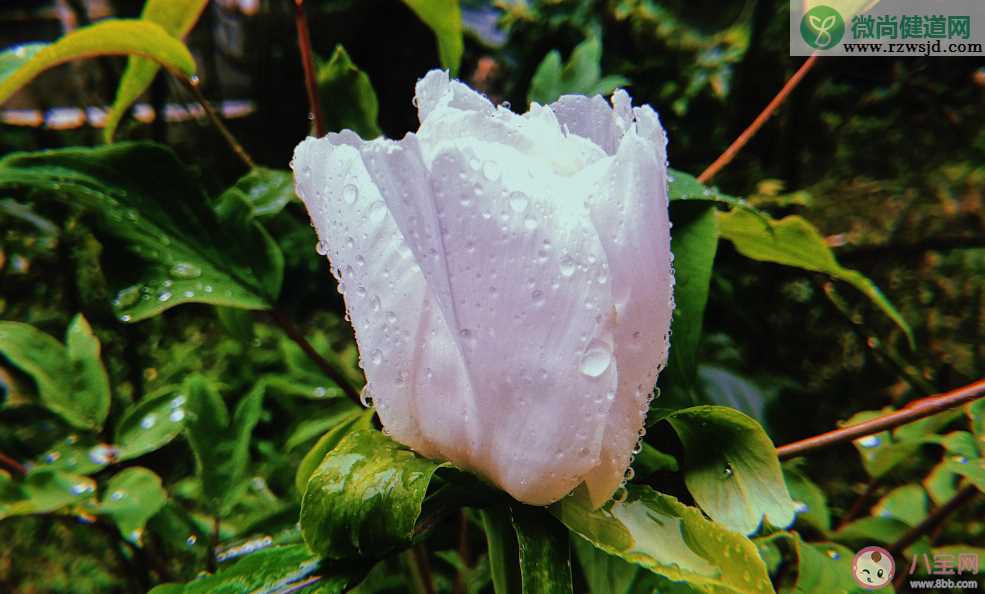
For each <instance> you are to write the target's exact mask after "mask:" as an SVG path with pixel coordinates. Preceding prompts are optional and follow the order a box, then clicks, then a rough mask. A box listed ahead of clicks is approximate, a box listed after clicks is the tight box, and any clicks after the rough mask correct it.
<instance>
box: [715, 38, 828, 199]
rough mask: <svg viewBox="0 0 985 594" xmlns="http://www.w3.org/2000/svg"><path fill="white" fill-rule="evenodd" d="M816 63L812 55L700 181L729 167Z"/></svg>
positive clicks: (815, 57) (814, 55) (815, 58)
mask: <svg viewBox="0 0 985 594" xmlns="http://www.w3.org/2000/svg"><path fill="white" fill-rule="evenodd" d="M816 61H817V54H812V55H811V57H809V58H807V60H806V61H805V62H804V63H803V64H801V66H800V68H798V69H797V72H795V73H794V74H793V76H791V77H790V79H789V80H788V81H787V83H786V84H785V85H783V88H782V89H780V92H779V93H777V94H776V96H775V97H773V99H772V100H771V101H770V102H769V104H767V105H766V107H765V108H764V109H763V111H762V112H761V113H760V114H759V115H758V116H756V119H755V120H753V121H752V123H751V124H749V126H748V127H747V128H746V129H745V130H743V131H742V134H739V137H738V138H736V139H735V140H734V141H733V142H732V144H730V145H729V147H728V148H727V149H725V152H724V153H722V154H721V156H720V157H718V158H717V159H715V162H714V163H712V164H711V165H709V166H708V168H707V169H705V170H704V171H702V172H701V175H699V176H698V181H700V182H701V183H705V182H707V181H708V180H709V179H711V178H713V177H715V174H716V173H718V172H719V171H721V169H722V168H723V167H725V166H726V165H728V164H729V163H730V162H731V161H732V159H734V158H735V156H736V155H737V154H739V151H741V150H742V147H744V146H746V143H748V142H749V140H750V139H751V138H752V137H753V136H755V135H756V132H759V129H760V128H762V127H763V124H765V123H766V121H767V120H769V119H770V116H772V115H773V112H775V111H776V108H778V107H779V106H780V104H782V103H783V102H784V100H786V98H787V96H788V95H789V94H790V93H791V92H792V91H793V90H794V89H795V88H796V87H797V85H798V84H800V81H801V79H803V78H804V76H805V75H806V74H807V73H808V72H810V70H811V68H812V67H813V66H814V62H816Z"/></svg>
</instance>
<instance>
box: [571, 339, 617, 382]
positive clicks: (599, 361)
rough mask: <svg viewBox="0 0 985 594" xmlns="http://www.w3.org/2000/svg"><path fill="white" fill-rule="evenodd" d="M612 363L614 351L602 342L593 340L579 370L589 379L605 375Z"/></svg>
mask: <svg viewBox="0 0 985 594" xmlns="http://www.w3.org/2000/svg"><path fill="white" fill-rule="evenodd" d="M611 363H612V349H611V348H609V345H607V344H606V343H604V342H602V341H601V340H598V339H596V340H593V341H592V343H591V344H590V345H589V346H588V349H587V350H586V351H585V354H584V356H582V358H581V365H580V366H579V369H580V370H581V372H582V373H583V374H585V375H587V376H588V377H598V376H600V375H602V374H603V373H605V370H606V369H608V368H609V365H610V364H611Z"/></svg>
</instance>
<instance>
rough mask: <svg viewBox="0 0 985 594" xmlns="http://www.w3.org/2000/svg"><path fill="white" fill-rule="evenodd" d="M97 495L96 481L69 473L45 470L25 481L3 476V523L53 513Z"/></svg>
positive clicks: (0, 502) (0, 481)
mask: <svg viewBox="0 0 985 594" xmlns="http://www.w3.org/2000/svg"><path fill="white" fill-rule="evenodd" d="M95 492H96V482H95V481H93V480H92V479H90V478H87V477H84V476H79V475H76V474H69V473H67V472H59V471H57V470H47V469H46V470H42V471H39V472H32V473H30V474H28V475H27V476H26V477H24V480H23V481H14V480H13V479H11V478H10V477H9V475H7V474H6V473H0V519H3V518H7V517H10V516H23V515H30V514H46V513H51V512H54V511H58V510H60V509H63V508H65V507H68V506H70V505H75V504H78V503H82V502H83V501H85V500H87V499H89V498H91V497H92V496H93V494H94V493H95Z"/></svg>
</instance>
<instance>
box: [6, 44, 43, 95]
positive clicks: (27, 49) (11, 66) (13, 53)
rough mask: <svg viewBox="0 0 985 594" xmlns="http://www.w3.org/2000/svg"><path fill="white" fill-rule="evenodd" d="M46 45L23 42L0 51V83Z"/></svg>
mask: <svg viewBox="0 0 985 594" xmlns="http://www.w3.org/2000/svg"><path fill="white" fill-rule="evenodd" d="M46 47H48V44H47V43H25V44H23V45H15V46H14V47H10V48H7V49H5V50H3V51H2V52H0V85H2V84H3V81H5V80H7V78H8V77H9V76H10V75H12V74H13V73H14V72H16V71H17V69H18V68H20V67H21V66H23V65H24V64H26V63H27V62H29V61H31V58H33V57H34V56H35V55H36V54H37V53H38V52H40V51H41V50H43V49H44V48H46Z"/></svg>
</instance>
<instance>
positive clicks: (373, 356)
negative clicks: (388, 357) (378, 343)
mask: <svg viewBox="0 0 985 594" xmlns="http://www.w3.org/2000/svg"><path fill="white" fill-rule="evenodd" d="M369 361H370V362H371V363H372V364H373V365H379V364H380V363H382V362H383V351H381V350H380V349H376V350H374V351H373V352H372V353H370V354H369Z"/></svg>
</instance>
